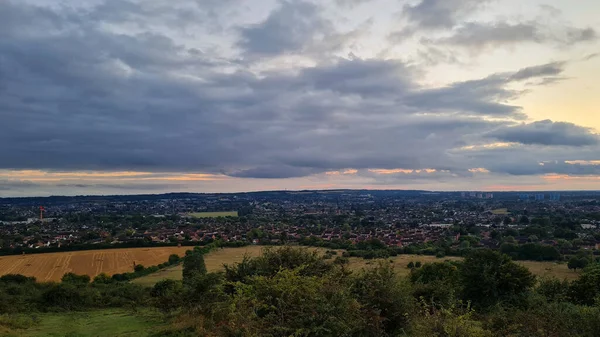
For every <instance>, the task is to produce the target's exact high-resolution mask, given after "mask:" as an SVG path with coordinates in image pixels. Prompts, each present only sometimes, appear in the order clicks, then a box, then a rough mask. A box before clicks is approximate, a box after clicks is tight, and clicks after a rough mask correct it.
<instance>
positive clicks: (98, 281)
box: [93, 273, 114, 284]
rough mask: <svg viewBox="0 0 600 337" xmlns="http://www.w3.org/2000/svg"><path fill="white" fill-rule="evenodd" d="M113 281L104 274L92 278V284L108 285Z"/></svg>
mask: <svg viewBox="0 0 600 337" xmlns="http://www.w3.org/2000/svg"><path fill="white" fill-rule="evenodd" d="M113 282H114V280H113V279H112V278H111V277H110V276H108V275H107V274H106V273H102V274H100V275H97V276H96V277H94V281H93V283H94V284H109V283H113Z"/></svg>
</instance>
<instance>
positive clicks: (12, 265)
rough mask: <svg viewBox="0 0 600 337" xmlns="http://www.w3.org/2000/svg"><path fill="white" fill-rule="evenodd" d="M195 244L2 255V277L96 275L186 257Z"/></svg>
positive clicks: (49, 278)
mask: <svg viewBox="0 0 600 337" xmlns="http://www.w3.org/2000/svg"><path fill="white" fill-rule="evenodd" d="M189 249H191V247H155V248H123V249H104V250H86V251H77V252H62V253H45V254H26V255H12V256H1V257H0V276H1V275H6V274H22V275H26V276H34V277H35V278H36V279H37V280H38V281H40V282H43V281H59V280H60V279H61V278H62V276H63V275H64V274H65V273H70V272H71V273H75V274H86V275H89V276H90V277H94V276H96V275H98V274H100V273H106V274H109V275H112V274H118V273H125V272H131V271H133V263H134V262H135V263H136V264H142V265H144V266H146V267H149V266H152V265H157V264H160V263H163V262H166V261H167V260H168V259H169V255H171V254H177V255H179V256H182V257H183V256H184V255H185V251H186V250H189Z"/></svg>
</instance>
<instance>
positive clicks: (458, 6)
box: [403, 0, 490, 29]
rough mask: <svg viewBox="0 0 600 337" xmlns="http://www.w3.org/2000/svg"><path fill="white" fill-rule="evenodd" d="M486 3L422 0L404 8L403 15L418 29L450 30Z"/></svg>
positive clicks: (474, 0)
mask: <svg viewBox="0 0 600 337" xmlns="http://www.w3.org/2000/svg"><path fill="white" fill-rule="evenodd" d="M488 2H490V0H422V1H421V2H419V3H418V4H416V5H414V6H411V5H406V6H404V10H403V14H404V15H405V16H406V17H407V18H408V19H409V21H411V22H413V23H415V24H416V25H417V27H420V28H425V29H437V28H452V27H454V26H455V25H456V24H457V23H458V22H459V20H461V19H463V18H464V17H465V16H467V15H469V14H471V13H473V12H475V11H476V10H478V9H479V8H481V7H482V6H484V5H485V4H486V3H488Z"/></svg>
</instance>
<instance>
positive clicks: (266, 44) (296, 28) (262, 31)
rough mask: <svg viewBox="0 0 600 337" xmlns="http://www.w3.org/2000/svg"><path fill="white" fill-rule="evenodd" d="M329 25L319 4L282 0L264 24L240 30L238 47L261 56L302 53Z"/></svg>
mask: <svg viewBox="0 0 600 337" xmlns="http://www.w3.org/2000/svg"><path fill="white" fill-rule="evenodd" d="M327 25H328V22H327V21H326V20H324V19H323V18H322V17H321V16H320V15H319V8H318V7H317V6H316V5H314V4H312V3H309V2H304V1H287V0H282V1H280V7H279V8H278V9H276V10H274V11H273V12H271V14H270V15H269V17H267V19H266V20H265V21H263V22H261V23H258V24H254V25H251V26H248V27H244V28H242V29H241V37H242V38H241V41H240V42H239V46H240V48H242V49H243V50H244V51H246V52H248V53H254V54H261V55H278V54H282V53H286V52H295V51H300V50H302V49H303V48H304V47H305V46H306V45H307V44H309V43H310V42H311V41H312V39H313V38H314V37H315V34H317V33H319V32H320V31H321V30H323V29H324V28H325V27H326V26H327Z"/></svg>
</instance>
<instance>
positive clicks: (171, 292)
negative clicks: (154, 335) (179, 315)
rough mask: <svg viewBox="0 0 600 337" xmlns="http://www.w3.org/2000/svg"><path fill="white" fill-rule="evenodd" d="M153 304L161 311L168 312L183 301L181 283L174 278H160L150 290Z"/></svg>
mask: <svg viewBox="0 0 600 337" xmlns="http://www.w3.org/2000/svg"><path fill="white" fill-rule="evenodd" d="M151 295H152V298H153V300H154V305H155V306H156V307H157V308H158V309H159V310H160V311H162V312H164V313H169V312H171V311H173V310H175V309H177V308H178V307H179V306H181V305H182V302H183V284H182V283H181V281H176V280H169V279H166V280H162V281H159V282H157V283H156V284H155V285H154V287H153V288H152V292H151Z"/></svg>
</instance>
